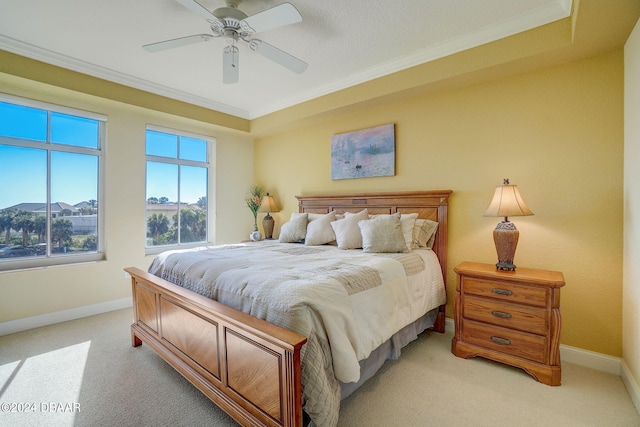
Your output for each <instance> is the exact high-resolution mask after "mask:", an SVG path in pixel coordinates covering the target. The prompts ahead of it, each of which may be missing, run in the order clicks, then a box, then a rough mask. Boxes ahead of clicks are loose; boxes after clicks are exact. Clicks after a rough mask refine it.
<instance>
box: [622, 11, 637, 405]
mask: <svg viewBox="0 0 640 427" xmlns="http://www.w3.org/2000/svg"><path fill="white" fill-rule="evenodd" d="M624 53H625V81H624V85H625V103H624V108H625V122H624V123H625V126H624V130H625V144H624V161H625V168H624V171H625V172H624V232H625V234H624V287H623V294H622V301H623V303H622V338H623V346H622V357H623V359H624V363H625V365H626V367H627V369H629V370H630V371H631V374H632V377H634V378H635V380H636V383H635V384H634V385H631V387H633V386H635V389H636V390H637V391H636V396H638V392H640V383H638V382H637V381H638V380H639V379H640V262H639V261H638V260H640V167H639V166H640V120H638V115H639V112H640V21H638V23H637V24H636V26H635V29H634V31H633V33H631V36H630V37H629V40H628V41H627V43H626V45H625V50H624ZM628 388H630V387H629V386H628ZM636 407H638V408H640V401H636Z"/></svg>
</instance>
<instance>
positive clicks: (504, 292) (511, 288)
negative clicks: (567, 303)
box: [462, 277, 547, 307]
mask: <svg viewBox="0 0 640 427" xmlns="http://www.w3.org/2000/svg"><path fill="white" fill-rule="evenodd" d="M462 287H463V292H464V293H465V294H467V295H469V294H471V295H478V296H481V297H487V298H496V299H500V300H504V301H511V302H516V303H520V304H528V305H534V306H537V307H546V305H547V290H546V289H544V288H541V287H532V286H522V285H517V284H513V283H505V282H500V281H493V280H483V279H476V278H474V277H464V278H463V281H462Z"/></svg>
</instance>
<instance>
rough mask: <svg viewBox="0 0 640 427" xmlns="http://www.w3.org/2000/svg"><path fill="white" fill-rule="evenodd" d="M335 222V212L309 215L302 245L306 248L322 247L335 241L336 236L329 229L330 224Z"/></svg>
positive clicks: (331, 229)
mask: <svg viewBox="0 0 640 427" xmlns="http://www.w3.org/2000/svg"><path fill="white" fill-rule="evenodd" d="M335 220H336V213H335V211H331V212H329V213H328V214H324V215H319V216H317V215H315V214H311V215H309V224H307V236H306V237H305V240H304V244H305V245H308V246H317V245H324V244H326V243H331V242H334V241H335V240H336V234H335V233H334V232H333V228H331V223H332V222H333V221H335Z"/></svg>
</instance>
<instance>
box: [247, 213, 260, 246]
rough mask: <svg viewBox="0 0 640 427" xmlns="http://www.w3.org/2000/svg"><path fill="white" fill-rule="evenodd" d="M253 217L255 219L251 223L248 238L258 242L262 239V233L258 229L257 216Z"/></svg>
mask: <svg viewBox="0 0 640 427" xmlns="http://www.w3.org/2000/svg"><path fill="white" fill-rule="evenodd" d="M254 219H255V221H254V223H253V231H252V232H251V233H249V238H250V239H251V240H253V241H254V242H258V241H260V240H262V234H261V233H260V231H259V230H258V221H257V218H255V217H254Z"/></svg>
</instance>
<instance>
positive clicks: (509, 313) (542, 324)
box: [462, 296, 549, 335]
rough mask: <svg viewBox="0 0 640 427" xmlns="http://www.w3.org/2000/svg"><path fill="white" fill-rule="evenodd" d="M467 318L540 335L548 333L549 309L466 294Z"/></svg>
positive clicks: (465, 315) (464, 303) (464, 309)
mask: <svg viewBox="0 0 640 427" xmlns="http://www.w3.org/2000/svg"><path fill="white" fill-rule="evenodd" d="M462 310H463V311H462V313H463V316H464V317H465V318H466V319H472V320H477V321H479V322H485V323H491V324H492V325H498V326H504V327H505V328H512V329H518V330H520V331H524V332H531V333H533V334H538V335H546V334H547V331H548V330H549V326H548V325H547V311H546V310H545V309H544V308H536V307H530V306H525V305H519V304H511V303H508V302H502V301H496V300H490V299H487V298H478V297H472V296H465V298H464V302H463V308H462Z"/></svg>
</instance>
